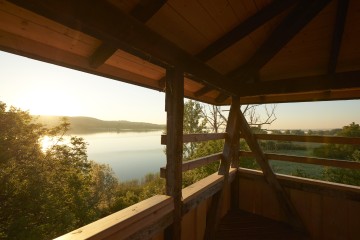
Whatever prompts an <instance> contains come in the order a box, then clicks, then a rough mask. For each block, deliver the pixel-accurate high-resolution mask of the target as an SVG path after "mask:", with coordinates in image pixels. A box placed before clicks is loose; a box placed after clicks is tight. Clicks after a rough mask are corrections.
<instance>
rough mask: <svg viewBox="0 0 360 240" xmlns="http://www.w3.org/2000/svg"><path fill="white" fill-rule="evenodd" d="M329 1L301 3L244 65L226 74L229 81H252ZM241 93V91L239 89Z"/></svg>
mask: <svg viewBox="0 0 360 240" xmlns="http://www.w3.org/2000/svg"><path fill="white" fill-rule="evenodd" d="M329 2H330V0H318V1H312V0H307V1H301V2H300V3H299V4H298V5H297V7H296V8H295V9H294V10H293V11H292V12H291V13H290V14H289V15H288V16H287V17H286V18H285V19H284V20H283V21H282V22H281V23H280V25H279V26H278V27H277V28H276V29H275V30H274V31H273V32H272V34H271V35H270V37H269V38H268V39H267V41H266V42H265V43H264V44H263V45H262V46H261V47H260V48H259V49H258V50H257V51H256V52H255V54H254V55H253V57H251V58H250V59H249V60H248V61H247V62H246V63H245V64H244V65H242V66H240V67H239V68H237V69H235V70H233V71H232V72H230V73H229V74H228V77H229V78H230V79H231V81H233V82H236V81H239V80H240V81H241V82H242V83H244V82H249V81H254V79H253V78H254V75H255V74H257V72H258V71H259V70H260V69H261V68H262V67H263V66H264V65H265V64H266V63H268V62H269V61H270V60H271V59H272V58H273V57H274V56H275V55H276V54H277V53H278V52H279V51H280V50H281V49H282V48H283V47H284V46H285V45H286V44H287V43H288V42H290V40H291V39H292V38H293V37H294V36H295V35H296V34H297V33H298V32H299V31H300V30H302V29H303V28H304V27H305V26H306V24H308V23H309V22H310V21H311V20H312V19H313V18H314V17H315V16H316V15H317V14H318V13H319V12H320V11H321V10H322V9H324V8H325V6H326V5H327V4H328V3H329ZM239 90H240V91H242V89H239Z"/></svg>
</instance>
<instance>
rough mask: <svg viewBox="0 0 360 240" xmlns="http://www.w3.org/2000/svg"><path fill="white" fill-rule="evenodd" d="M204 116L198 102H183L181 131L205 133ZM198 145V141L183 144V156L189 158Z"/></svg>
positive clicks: (185, 132)
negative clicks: (182, 125) (182, 126)
mask: <svg viewBox="0 0 360 240" xmlns="http://www.w3.org/2000/svg"><path fill="white" fill-rule="evenodd" d="M206 123H207V121H206V118H204V116H203V109H202V106H201V105H200V103H199V102H196V101H193V100H189V101H187V102H185V104H184V121H183V124H184V128H183V133H184V134H187V133H205V132H206ZM198 146H199V143H187V144H184V150H183V158H184V159H186V160H190V159H192V158H193V155H194V153H195V151H196V149H197V147H198Z"/></svg>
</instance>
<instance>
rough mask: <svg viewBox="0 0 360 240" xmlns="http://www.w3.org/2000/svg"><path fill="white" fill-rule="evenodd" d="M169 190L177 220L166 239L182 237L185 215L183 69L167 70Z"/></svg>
mask: <svg viewBox="0 0 360 240" xmlns="http://www.w3.org/2000/svg"><path fill="white" fill-rule="evenodd" d="M166 86H168V87H167V88H166V103H165V104H166V111H167V121H166V131H167V138H166V194H167V195H169V196H172V197H173V198H174V212H173V224H172V225H171V226H170V227H169V228H167V229H166V231H165V233H166V239H181V216H182V209H181V206H182V203H181V199H182V190H181V189H182V149H183V142H182V134H183V115H184V100H183V99H184V74H183V72H182V71H180V70H179V69H167V70H166Z"/></svg>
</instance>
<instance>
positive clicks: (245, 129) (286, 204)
mask: <svg viewBox="0 0 360 240" xmlns="http://www.w3.org/2000/svg"><path fill="white" fill-rule="evenodd" d="M239 116H240V129H241V133H242V134H243V136H244V138H245V140H246V142H247V144H248V145H249V147H250V149H251V151H252V152H253V153H254V155H255V159H256V161H257V163H258V164H259V166H260V168H261V169H262V171H263V174H264V177H265V179H266V181H267V183H268V184H269V185H270V187H271V189H272V190H273V191H274V193H275V195H276V197H277V200H278V201H279V204H280V207H281V208H282V210H283V212H284V214H285V217H286V219H287V221H288V223H289V224H290V225H291V226H293V227H294V228H295V229H297V230H300V231H303V232H306V230H305V229H306V228H305V227H304V224H303V222H302V220H301V218H300V216H299V214H298V212H297V211H296V209H295V207H294V206H293V204H292V203H291V201H290V198H289V196H288V195H287V193H286V192H285V189H284V188H283V187H282V186H281V185H280V183H279V181H278V179H277V178H276V176H275V174H274V172H273V170H272V169H271V167H270V165H269V162H268V160H267V159H266V157H265V155H264V153H263V151H262V149H261V147H260V145H259V143H258V141H257V139H256V137H255V135H254V134H253V133H252V132H251V129H250V126H249V124H248V122H247V121H246V119H245V117H244V114H243V113H242V112H240V114H239ZM267 207H271V206H267Z"/></svg>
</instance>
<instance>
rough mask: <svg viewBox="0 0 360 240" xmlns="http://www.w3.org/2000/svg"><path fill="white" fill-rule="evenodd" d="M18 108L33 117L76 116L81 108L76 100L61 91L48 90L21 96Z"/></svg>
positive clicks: (30, 92) (29, 92)
mask: <svg viewBox="0 0 360 240" xmlns="http://www.w3.org/2000/svg"><path fill="white" fill-rule="evenodd" d="M17 106H19V107H20V108H22V109H24V110H29V112H30V114H32V115H54V116H55V115H56V116H76V115H79V114H80V107H79V104H78V102H77V101H76V98H74V97H73V96H69V95H67V94H66V93H62V92H61V91H56V90H50V91H49V89H46V90H43V91H40V90H35V91H31V90H30V91H28V92H27V93H26V94H23V95H22V96H19V98H18V103H17Z"/></svg>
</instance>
